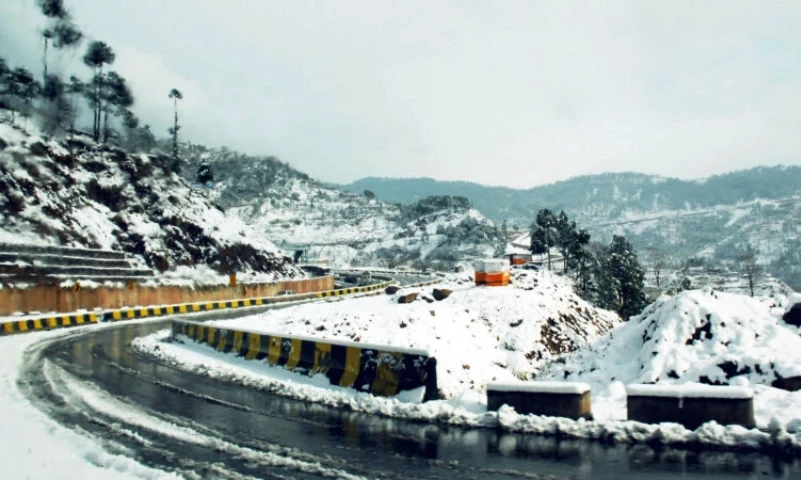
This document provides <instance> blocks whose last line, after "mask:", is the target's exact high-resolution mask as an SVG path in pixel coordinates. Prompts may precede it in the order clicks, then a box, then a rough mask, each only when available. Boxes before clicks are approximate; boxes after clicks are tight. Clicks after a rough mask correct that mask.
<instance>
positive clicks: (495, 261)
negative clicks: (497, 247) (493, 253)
mask: <svg viewBox="0 0 801 480" xmlns="http://www.w3.org/2000/svg"><path fill="white" fill-rule="evenodd" d="M473 268H474V269H475V272H476V273H475V275H476V285H488V286H499V287H500V286H506V285H509V278H510V272H509V260H508V259H505V258H485V259H483V260H476V261H475V262H474V263H473Z"/></svg>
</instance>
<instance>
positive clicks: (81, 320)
mask: <svg viewBox="0 0 801 480" xmlns="http://www.w3.org/2000/svg"><path fill="white" fill-rule="evenodd" d="M387 285H388V283H378V284H375V285H368V286H364V287H353V288H343V289H339V290H326V291H323V292H311V293H300V294H295V295H283V296H280V297H258V298H240V299H236V300H225V301H214V302H195V303H180V304H174V305H158V306H151V307H138V308H128V307H126V308H120V309H114V310H105V311H100V312H87V313H72V314H68V315H58V314H51V315H44V316H41V317H35V318H26V319H20V320H11V321H7V322H3V323H1V324H0V335H10V334H15V333H25V332H31V331H37V330H52V329H55V328H65V327H75V326H79V325H85V324H87V323H97V322H98V321H102V322H115V321H120V320H130V319H134V318H148V317H161V316H165V315H178V314H186V313H196V312H208V311H212V310H220V309H231V308H243V307H256V306H263V305H273V304H278V303H285V302H295V301H300V300H311V299H315V298H320V299H322V298H331V297H339V296H343V295H355V294H368V293H372V294H379V293H383V289H384V288H385V287H386V286H387Z"/></svg>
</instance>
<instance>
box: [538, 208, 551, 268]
mask: <svg viewBox="0 0 801 480" xmlns="http://www.w3.org/2000/svg"><path fill="white" fill-rule="evenodd" d="M537 226H538V227H539V229H540V230H542V233H539V232H538V233H537V235H539V236H540V238H541V239H542V241H543V243H544V244H545V247H546V248H545V252H544V253H547V254H548V270H550V269H551V248H552V247H553V246H554V245H556V230H555V228H554V227H555V226H556V217H554V214H553V212H552V211H550V210H549V209H547V208H543V209H542V210H540V211H539V212H537ZM533 241H534V237H533V235H532V243H533ZM532 253H533V251H532Z"/></svg>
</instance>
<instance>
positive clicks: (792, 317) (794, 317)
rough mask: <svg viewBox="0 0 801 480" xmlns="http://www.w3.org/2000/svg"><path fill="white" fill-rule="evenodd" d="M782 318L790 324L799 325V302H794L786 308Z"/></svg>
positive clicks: (800, 320) (800, 311) (800, 324)
mask: <svg viewBox="0 0 801 480" xmlns="http://www.w3.org/2000/svg"><path fill="white" fill-rule="evenodd" d="M782 319H783V320H784V321H785V322H787V323H789V324H790V325H795V326H796V327H801V303H796V304H795V305H793V306H792V307H791V308H790V310H787V313H785V314H784V316H783V317H782Z"/></svg>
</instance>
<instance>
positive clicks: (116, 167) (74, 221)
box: [0, 120, 302, 277]
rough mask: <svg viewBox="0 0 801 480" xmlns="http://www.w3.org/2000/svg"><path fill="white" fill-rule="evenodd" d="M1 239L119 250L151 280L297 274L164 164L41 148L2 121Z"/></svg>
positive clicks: (56, 145)
mask: <svg viewBox="0 0 801 480" xmlns="http://www.w3.org/2000/svg"><path fill="white" fill-rule="evenodd" d="M0 241H5V242H11V243H19V242H24V243H42V244H53V245H64V246H73V247H89V248H103V249H112V250H119V251H124V252H126V253H129V254H131V255H133V256H134V257H135V258H138V259H139V260H140V261H141V263H143V264H145V265H147V266H149V267H151V268H152V269H154V270H157V271H158V272H172V271H175V270H176V269H177V268H190V269H197V268H201V269H205V270H206V271H207V270H208V267H210V268H211V269H213V270H214V271H216V272H218V273H221V274H224V273H229V272H261V273H269V274H271V275H273V276H281V277H294V276H301V275H302V272H301V271H300V270H299V269H297V268H296V267H295V266H294V265H292V263H291V261H290V259H288V258H286V257H284V256H283V255H282V254H281V253H280V251H279V250H278V249H277V248H276V247H275V245H274V244H272V243H271V242H269V241H267V240H265V237H264V236H263V235H256V234H254V232H253V230H252V229H251V228H249V227H248V226H247V225H245V224H244V223H243V222H242V221H240V220H238V219H237V218H234V217H232V216H230V215H227V214H225V213H224V212H223V211H221V210H220V209H218V208H216V207H214V206H213V205H212V204H211V203H210V201H209V199H208V198H207V196H206V195H205V194H204V193H203V192H199V191H195V190H192V189H190V188H189V186H188V185H187V183H186V182H185V181H184V180H183V179H181V178H179V177H178V176H176V175H175V174H173V173H172V172H170V170H169V159H168V158H166V157H164V156H160V155H129V154H127V153H126V152H124V151H122V150H120V149H118V148H115V147H106V146H102V145H98V144H96V143H95V142H93V141H92V140H91V139H89V138H87V137H83V136H76V137H74V138H72V139H68V140H58V141H57V140H47V139H45V138H42V137H41V136H40V134H39V133H38V132H37V131H36V129H34V128H32V127H31V128H21V127H19V126H12V125H11V124H9V123H8V122H7V121H4V120H0Z"/></svg>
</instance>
